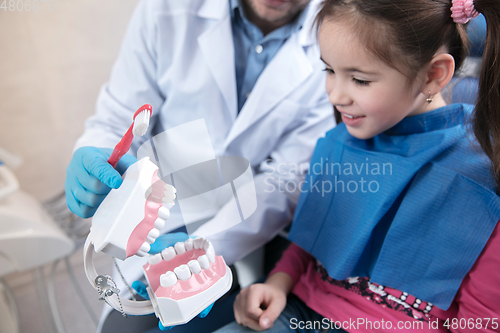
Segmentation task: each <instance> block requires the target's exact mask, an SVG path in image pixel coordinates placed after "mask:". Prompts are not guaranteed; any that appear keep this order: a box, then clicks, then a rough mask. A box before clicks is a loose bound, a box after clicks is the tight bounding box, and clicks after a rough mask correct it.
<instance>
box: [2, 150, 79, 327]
mask: <svg viewBox="0 0 500 333" xmlns="http://www.w3.org/2000/svg"><path fill="white" fill-rule="evenodd" d="M0 161H4V162H5V163H6V164H4V163H3V162H0V333H17V332H19V331H20V323H19V316H18V310H17V305H16V301H15V298H14V293H13V291H12V290H11V288H10V287H9V285H8V284H7V283H6V282H5V280H4V279H3V277H4V276H5V275H7V274H10V273H13V272H23V271H27V270H33V272H34V275H35V279H34V280H35V283H36V284H37V285H38V286H39V287H40V288H39V290H38V291H39V297H40V301H41V303H44V302H45V301H47V297H46V293H45V286H44V285H43V279H44V276H43V271H42V270H40V271H37V270H36V268H38V267H42V266H43V265H45V264H47V263H49V262H52V261H54V260H56V259H59V258H62V257H65V256H67V255H69V254H70V253H71V251H72V250H73V248H74V242H73V241H72V240H71V239H70V238H69V237H68V236H66V234H65V233H64V232H63V231H62V230H61V229H60V228H59V227H58V226H57V225H56V224H55V222H54V221H53V219H52V218H51V217H50V215H49V214H48V213H47V211H45V210H44V209H43V207H42V205H41V203H40V202H38V201H37V200H36V199H35V198H34V197H32V196H31V195H29V194H28V193H26V192H24V191H22V190H19V183H18V181H17V179H16V177H15V175H14V173H12V171H11V170H10V169H9V166H11V167H13V168H15V167H17V166H18V165H20V164H21V161H20V159H19V158H18V157H17V156H15V155H13V154H11V153H8V152H7V151H5V150H3V149H0ZM37 273H38V274H39V275H38V276H37V275H36V274H37ZM38 282H40V283H41V284H38ZM41 305H42V311H43V310H44V309H48V308H49V307H48V306H46V305H48V304H41ZM47 315H49V314H47Z"/></svg>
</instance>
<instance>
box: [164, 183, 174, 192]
mask: <svg viewBox="0 0 500 333" xmlns="http://www.w3.org/2000/svg"><path fill="white" fill-rule="evenodd" d="M165 190H166V191H168V192H169V193H174V194H175V193H177V189H176V188H175V187H173V186H172V185H170V184H165Z"/></svg>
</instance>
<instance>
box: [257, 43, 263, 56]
mask: <svg viewBox="0 0 500 333" xmlns="http://www.w3.org/2000/svg"><path fill="white" fill-rule="evenodd" d="M262 51H264V47H262V45H260V44H259V45H257V46H256V47H255V52H257V53H258V54H261V53H262Z"/></svg>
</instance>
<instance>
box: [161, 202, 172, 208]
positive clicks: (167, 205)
mask: <svg viewBox="0 0 500 333" xmlns="http://www.w3.org/2000/svg"><path fill="white" fill-rule="evenodd" d="M174 206H175V203H173V202H171V203H166V202H163V207H165V208H167V209H171V208H172V207H174Z"/></svg>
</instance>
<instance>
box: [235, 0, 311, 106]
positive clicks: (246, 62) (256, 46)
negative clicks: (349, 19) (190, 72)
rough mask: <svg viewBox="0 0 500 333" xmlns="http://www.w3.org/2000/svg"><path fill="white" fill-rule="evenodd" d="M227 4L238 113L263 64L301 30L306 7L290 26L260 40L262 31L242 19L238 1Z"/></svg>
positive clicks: (242, 15) (244, 18)
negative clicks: (229, 16)
mask: <svg viewBox="0 0 500 333" xmlns="http://www.w3.org/2000/svg"><path fill="white" fill-rule="evenodd" d="M229 1H230V8H231V22H232V29H233V41H234V58H235V59H234V60H235V69H236V84H237V93H238V112H239V111H241V109H242V108H243V105H244V104H245V102H246V100H247V98H248V96H249V95H250V92H251V91H252V89H253V87H254V85H255V83H256V82H257V79H258V78H259V76H260V74H261V73H262V72H263V71H264V68H266V66H267V64H269V62H270V61H271V60H272V59H273V57H274V55H275V54H276V53H277V52H278V50H279V49H280V48H281V46H282V45H283V44H284V43H285V41H286V40H287V39H288V38H289V37H290V36H291V35H292V33H294V32H297V31H299V30H300V29H302V26H303V24H304V20H305V18H306V12H307V9H308V8H309V7H306V9H305V10H303V11H302V13H300V14H299V15H298V16H297V17H296V18H295V19H294V20H293V21H292V22H290V23H288V24H286V25H284V26H282V27H279V28H278V29H276V30H273V31H272V32H270V33H269V34H267V35H266V36H263V34H262V31H260V29H259V28H258V27H257V26H256V25H254V24H253V23H251V22H250V21H249V20H248V19H247V18H246V16H245V11H244V8H243V6H241V5H240V4H239V2H238V0H229Z"/></svg>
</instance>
